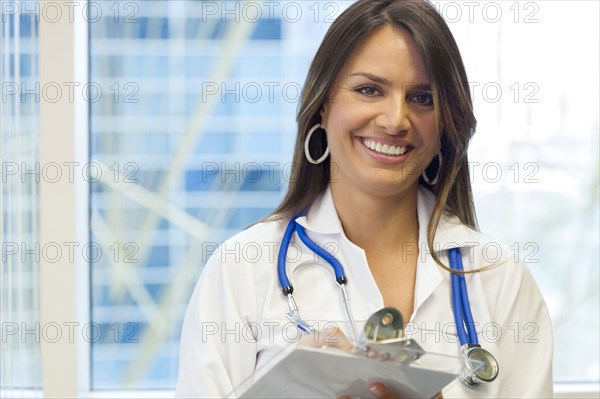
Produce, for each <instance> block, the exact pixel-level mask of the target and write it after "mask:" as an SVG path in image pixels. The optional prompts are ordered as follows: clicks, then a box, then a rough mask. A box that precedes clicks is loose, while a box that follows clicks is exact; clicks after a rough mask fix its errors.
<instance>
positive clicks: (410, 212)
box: [331, 183, 419, 253]
mask: <svg viewBox="0 0 600 399" xmlns="http://www.w3.org/2000/svg"><path fill="white" fill-rule="evenodd" d="M417 188H418V186H417V185H414V186H413V187H410V188H409V189H407V190H405V191H403V192H401V193H398V194H395V195H376V194H372V193H367V192H364V191H361V192H353V193H352V195H348V193H346V192H345V191H344V190H343V189H342V187H341V186H340V185H339V184H333V183H332V184H331V195H332V197H333V202H334V204H335V207H336V210H337V213H338V216H339V218H340V221H341V222H342V227H343V228H344V233H345V234H346V236H347V237H348V239H349V240H350V241H352V242H353V243H354V244H356V245H358V246H359V247H361V248H362V249H364V250H365V251H367V252H370V251H378V252H379V253H389V252H390V251H397V250H402V247H403V245H402V244H403V243H407V244H408V243H410V244H414V243H418V240H419V220H418V217H417Z"/></svg>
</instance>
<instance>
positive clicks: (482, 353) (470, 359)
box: [277, 214, 499, 388]
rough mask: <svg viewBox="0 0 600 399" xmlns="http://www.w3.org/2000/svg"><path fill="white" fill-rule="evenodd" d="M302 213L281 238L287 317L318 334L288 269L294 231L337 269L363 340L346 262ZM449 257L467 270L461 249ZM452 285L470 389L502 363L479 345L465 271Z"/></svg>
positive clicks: (490, 376)
mask: <svg viewBox="0 0 600 399" xmlns="http://www.w3.org/2000/svg"><path fill="white" fill-rule="evenodd" d="M301 215H302V214H299V215H296V216H294V217H293V218H292V219H291V220H290V222H289V223H288V225H287V227H286V229H285V232H284V234H283V238H282V240H281V247H280V248H279V255H278V258H277V276H278V278H279V284H280V285H281V291H282V292H283V295H284V296H285V297H286V298H287V301H288V306H289V308H290V311H289V312H288V313H287V314H286V316H287V318H288V319H289V320H290V321H291V322H292V323H294V324H295V325H296V327H298V329H299V330H300V331H302V332H303V333H306V334H311V333H314V332H315V330H314V328H313V327H312V326H311V325H310V324H308V323H307V322H306V321H304V320H302V318H300V312H299V311H298V306H297V305H296V301H295V300H294V296H293V295H292V294H293V292H294V287H293V286H292V283H291V282H290V280H289V279H288V277H287V272H286V257H287V252H288V248H289V246H290V242H291V240H292V236H293V235H294V232H296V233H297V234H298V237H299V238H300V240H301V241H302V242H303V243H304V245H306V246H307V247H308V248H309V249H310V250H311V251H313V252H314V253H315V254H316V255H318V256H319V257H321V258H322V259H325V261H326V262H327V263H329V264H330V265H331V267H333V270H334V272H335V280H336V281H337V283H338V285H339V287H340V290H341V292H342V299H343V302H344V307H345V310H346V314H347V316H348V321H349V322H350V325H351V327H352V333H353V335H354V339H355V340H356V342H361V338H360V334H359V332H358V328H357V327H356V323H355V322H354V318H353V317H352V312H351V310H350V304H349V302H348V293H347V291H346V284H347V283H348V279H347V278H346V274H345V272H344V267H343V266H342V264H341V263H340V262H339V261H338V260H337V259H336V258H335V256H333V255H331V254H330V253H329V252H327V251H326V250H325V249H323V248H321V247H320V246H319V245H318V244H317V243H315V242H314V241H313V240H312V239H311V238H310V237H309V236H308V234H307V233H306V230H305V229H304V227H303V226H301V225H300V224H298V223H297V222H296V219H298V217H300V216H301ZM448 257H449V261H450V268H451V269H453V270H456V271H459V272H461V271H463V264H462V256H461V254H460V249H459V248H450V249H449V250H448ZM451 286H452V287H451V288H452V310H453V312H454V321H455V323H456V330H457V335H458V340H459V342H460V346H461V350H462V352H463V354H464V357H465V365H464V367H463V369H462V370H461V372H460V374H459V379H460V380H461V382H462V383H463V384H465V385H466V386H468V387H470V388H474V387H476V386H477V385H479V384H480V382H491V381H493V380H495V379H496V377H497V376H498V370H499V367H498V362H497V360H496V358H495V357H494V356H493V355H492V354H491V353H490V352H489V351H487V350H485V349H483V348H482V347H481V346H480V345H479V340H478V339H477V331H476V330H475V323H474V321H473V314H472V313H471V307H470V304H469V296H468V294H467V285H466V282H465V276H464V274H462V273H452V274H451Z"/></svg>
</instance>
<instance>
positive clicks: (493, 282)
mask: <svg viewBox="0 0 600 399" xmlns="http://www.w3.org/2000/svg"><path fill="white" fill-rule="evenodd" d="M433 206H434V196H433V194H432V193H431V192H429V191H428V190H427V189H425V188H423V187H420V188H419V192H418V200H417V211H418V219H419V226H420V227H419V244H420V247H419V260H418V266H417V276H416V283H415V284H416V285H415V294H414V310H413V314H412V317H411V319H410V322H409V323H408V324H407V334H409V335H410V337H411V338H413V339H415V340H416V341H417V342H419V344H420V345H421V346H422V347H423V348H424V349H425V350H426V351H432V352H437V353H443V354H449V355H454V356H461V352H460V348H459V346H460V345H459V343H458V340H457V338H456V329H455V324H454V319H453V312H452V307H451V295H450V292H451V290H450V276H449V273H448V272H446V271H445V270H443V269H441V268H440V267H439V266H438V265H437V264H436V263H435V261H434V260H433V258H432V257H431V255H430V253H429V250H428V248H427V244H426V234H427V233H426V231H427V223H428V221H429V217H430V215H431V212H432V210H433ZM298 223H299V224H301V225H302V226H304V227H305V228H306V230H307V232H308V234H309V235H310V237H311V238H312V239H313V240H314V241H315V242H317V243H318V244H319V245H320V246H321V247H324V248H325V249H327V250H328V251H329V252H332V253H333V254H334V255H335V256H336V257H337V258H338V259H339V261H340V262H341V263H342V265H344V268H345V271H346V275H347V277H348V284H347V290H348V296H349V298H350V304H351V310H352V313H353V316H354V318H355V320H356V322H357V325H358V327H359V329H362V327H363V325H364V323H365V321H366V320H367V318H368V317H369V316H370V315H371V314H372V313H373V312H375V311H376V310H378V309H380V308H382V307H383V306H384V303H383V299H382V296H381V293H380V291H379V289H378V287H377V285H376V283H375V280H374V279H373V276H372V275H371V272H370V270H369V266H368V264H367V259H366V255H365V252H364V251H363V250H362V249H361V248H359V247H357V246H356V245H354V244H353V243H352V242H350V241H349V240H348V239H347V238H346V236H345V235H344V232H343V230H342V227H341V223H340V220H339V218H338V216H337V212H336V211H335V207H334V204H333V200H332V197H331V191H330V190H329V189H328V190H327V191H326V192H325V193H324V194H323V195H322V196H321V198H320V199H319V200H318V201H316V202H315V204H314V205H313V206H312V207H311V208H310V210H309V212H308V213H307V215H306V217H301V218H299V219H298ZM286 225H287V221H279V222H267V223H259V224H256V225H254V226H252V227H250V228H248V229H247V230H244V231H242V232H241V233H239V234H237V235H235V236H234V237H232V238H231V239H229V240H227V241H226V242H224V243H223V244H222V245H221V246H220V247H219V249H218V250H217V251H216V252H215V253H214V254H213V255H212V256H211V258H210V259H209V261H208V262H207V264H206V266H205V269H204V271H203V273H202V275H201V277H200V279H199V281H198V284H197V285H196V288H195V290H194V292H193V295H192V298H191V300H190V304H189V307H188V309H187V313H186V316H185V321H184V324H183V331H182V336H181V349H180V366H179V379H178V383H177V388H176V397H196V398H198V397H213V398H217V397H226V396H236V395H239V394H240V393H241V392H242V391H243V390H244V388H245V387H247V386H248V385H250V384H251V383H252V381H253V378H255V377H256V375H257V374H260V371H261V370H264V369H267V368H268V367H269V360H271V359H273V358H274V357H275V356H277V354H279V353H281V352H282V350H283V349H284V348H289V346H290V345H293V344H294V343H295V342H296V341H297V338H298V334H299V333H298V332H297V330H296V328H295V327H294V326H293V325H292V324H291V323H289V322H288V321H287V319H286V318H285V314H286V313H287V312H288V311H289V310H288V305H287V301H286V300H285V298H284V297H283V295H282V293H281V288H280V285H279V282H278V279H277V254H278V250H279V243H280V241H281V237H282V235H283V231H284V230H285V227H286ZM435 244H436V245H435V246H434V250H435V251H440V252H438V254H439V256H442V255H444V256H445V254H446V251H444V250H445V249H448V248H450V247H456V246H459V247H461V252H462V256H463V264H464V268H465V270H468V269H474V268H479V267H482V266H485V265H488V264H490V263H493V262H494V261H497V262H504V263H503V264H502V265H501V266H498V267H496V268H493V269H492V270H490V271H486V272H482V273H475V274H468V275H466V282H467V289H468V294H469V298H470V303H471V310H472V313H473V318H474V320H475V322H476V323H477V327H476V329H477V332H478V337H479V341H480V344H481V345H482V347H484V348H486V349H487V350H489V351H490V352H491V353H492V354H493V355H494V356H495V357H496V359H497V360H498V363H499V367H500V372H499V375H498V378H497V379H496V380H495V381H493V382H492V383H489V384H485V383H484V384H482V385H481V386H479V387H478V388H476V389H470V388H467V387H465V386H464V385H463V384H461V383H460V382H459V381H458V379H457V380H455V381H454V382H453V383H451V384H450V385H449V386H448V387H447V388H446V389H444V391H443V395H444V398H467V397H473V398H475V397H489V398H520V397H537V398H547V397H551V396H552V328H551V324H550V318H549V315H548V311H547V308H546V305H545V303H544V300H543V298H542V296H541V294H540V291H539V290H538V287H537V286H536V284H535V282H534V280H533V278H532V276H531V274H530V272H529V271H528V270H527V268H526V267H525V266H524V265H523V264H522V263H519V262H515V261H514V257H515V252H514V251H513V250H511V249H510V248H509V247H507V246H505V245H502V244H498V243H496V242H494V241H493V240H491V239H490V238H489V237H487V236H486V235H484V234H482V233H479V232H476V231H473V230H472V229H470V228H468V227H466V226H464V225H462V224H461V223H460V222H459V220H458V219H457V218H456V217H449V216H444V217H443V218H442V220H441V221H440V224H439V227H438V230H437V233H436V235H435ZM406 250H407V251H415V250H416V248H409V247H407V248H406ZM287 270H288V276H289V278H290V280H291V281H292V283H293V285H294V297H295V299H296V302H297V304H298V308H299V310H300V315H301V317H302V318H303V319H305V320H307V321H309V322H311V323H315V326H316V327H317V328H321V329H322V328H325V327H327V326H329V325H331V324H332V323H335V325H336V326H338V327H339V328H340V329H341V330H342V331H343V332H344V333H345V334H346V335H347V336H349V337H350V336H352V330H351V329H350V327H349V325H348V322H347V317H346V313H345V311H344V307H343V304H342V301H341V294H340V290H339V288H338V285H337V283H336V282H335V280H334V275H333V271H332V268H331V267H330V266H329V265H328V264H326V263H325V262H324V261H323V260H322V259H318V257H316V255H314V254H313V253H312V252H311V251H310V250H309V249H308V248H307V247H305V246H304V245H303V244H302V243H301V242H300V240H299V239H298V237H297V235H294V238H293V240H292V245H291V247H290V249H289V252H288V263H287Z"/></svg>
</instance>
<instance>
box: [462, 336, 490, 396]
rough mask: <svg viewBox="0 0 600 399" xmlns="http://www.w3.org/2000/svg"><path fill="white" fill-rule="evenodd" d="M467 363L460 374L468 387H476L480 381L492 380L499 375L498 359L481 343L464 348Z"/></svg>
mask: <svg viewBox="0 0 600 399" xmlns="http://www.w3.org/2000/svg"><path fill="white" fill-rule="evenodd" d="M464 354H465V365H464V367H463V369H462V371H461V373H460V375H459V379H460V381H461V382H462V383H463V384H465V385H466V386H468V387H475V386H477V385H479V383H480V382H492V381H494V380H495V379H496V377H497V376H498V371H499V367H498V361H497V360H496V358H495V357H494V356H493V355H492V354H491V353H490V352H488V351H487V350H485V349H483V348H482V347H481V346H479V345H473V346H469V347H467V348H466V349H465V350H464Z"/></svg>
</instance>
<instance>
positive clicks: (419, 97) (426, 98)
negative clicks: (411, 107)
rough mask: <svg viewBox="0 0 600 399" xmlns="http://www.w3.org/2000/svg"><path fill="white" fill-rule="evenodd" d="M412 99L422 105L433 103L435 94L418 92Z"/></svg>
mask: <svg viewBox="0 0 600 399" xmlns="http://www.w3.org/2000/svg"><path fill="white" fill-rule="evenodd" d="M410 100H411V101H414V102H416V103H417V104H421V105H433V96H432V95H431V94H427V93H418V94H415V95H413V96H412V97H411V98H410Z"/></svg>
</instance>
